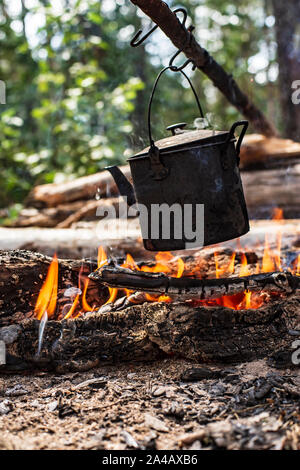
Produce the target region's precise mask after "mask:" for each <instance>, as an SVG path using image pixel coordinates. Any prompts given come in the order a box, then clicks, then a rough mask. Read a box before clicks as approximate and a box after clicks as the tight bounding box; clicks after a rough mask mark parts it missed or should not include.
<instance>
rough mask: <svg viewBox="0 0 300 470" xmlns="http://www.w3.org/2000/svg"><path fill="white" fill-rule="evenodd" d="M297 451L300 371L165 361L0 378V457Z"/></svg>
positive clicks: (263, 364) (257, 364) (299, 444)
mask: <svg viewBox="0 0 300 470" xmlns="http://www.w3.org/2000/svg"><path fill="white" fill-rule="evenodd" d="M224 448H225V449H284V448H285V449H295V450H296V449H300V369H299V368H297V369H288V370H287V369H275V368H272V367H270V366H269V365H268V364H267V362H266V361H264V360H261V361H256V362H252V363H247V364H239V365H237V366H230V367H228V366H214V367H209V366H204V365H203V364H202V365H199V364H198V365H197V364H193V363H191V362H188V361H186V360H179V359H164V360H161V361H159V362H156V363H151V364H121V365H112V366H103V367H100V368H97V369H93V370H91V371H89V372H85V373H78V372H77V373H70V374H66V375H53V374H50V373H48V372H41V371H39V372H37V373H35V374H30V375H29V374H28V375H1V376H0V449H108V450H111V449H120V450H122V449H147V450H148V449H172V450H175V449H193V450H198V449H199V450H200V449H224Z"/></svg>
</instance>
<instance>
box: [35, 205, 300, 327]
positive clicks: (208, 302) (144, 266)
mask: <svg viewBox="0 0 300 470" xmlns="http://www.w3.org/2000/svg"><path fill="white" fill-rule="evenodd" d="M274 219H275V220H279V221H280V220H281V219H282V211H280V209H276V210H275V211H274ZM281 244H282V230H278V232H277V234H276V247H275V249H271V248H270V243H269V240H268V237H267V236H266V237H265V245H264V250H263V255H262V259H261V260H258V259H256V260H253V256H252V259H251V260H250V262H249V261H248V257H249V254H247V252H245V251H242V249H241V247H240V246H239V251H234V252H233V253H232V254H231V255H230V256H229V257H227V258H228V259H226V257H225V260H224V255H221V256H220V254H219V253H218V251H217V250H216V251H214V252H213V256H211V258H212V259H213V263H214V266H213V269H211V268H210V270H209V272H208V270H207V266H205V264H211V263H212V259H210V260H209V261H207V259H206V258H205V257H203V258H202V259H201V258H200V259H199V258H197V261H198V262H196V263H195V262H194V260H193V259H192V257H188V260H187V261H184V260H183V259H182V258H181V257H179V256H173V255H172V254H171V253H170V252H158V253H157V254H156V255H155V261H153V262H147V263H137V262H136V261H135V260H134V258H133V257H132V256H131V255H130V254H129V253H128V254H127V256H126V259H125V261H123V262H121V263H119V264H117V263H115V264H113V263H112V261H111V260H109V259H108V256H107V254H106V252H105V250H104V248H103V247H102V246H100V247H99V249H98V257H97V269H96V271H95V272H94V273H92V274H91V276H90V277H91V278H93V279H94V280H97V279H98V280H100V281H101V280H102V281H103V282H104V284H105V285H107V286H108V288H107V295H106V297H105V298H104V299H101V301H100V300H99V301H98V302H97V301H96V302H93V303H90V302H89V300H88V297H89V284H90V279H89V277H87V275H86V274H85V275H83V273H82V269H81V270H80V272H79V275H78V287H77V288H75V287H70V288H67V289H66V290H65V292H64V293H62V296H63V298H61V299H59V298H58V275H59V263H58V260H57V257H56V255H54V257H53V260H52V262H51V264H50V267H49V270H48V273H47V276H46V279H45V282H44V284H43V286H42V288H41V290H40V292H39V296H38V299H37V302H36V305H35V309H34V314H35V317H36V318H37V319H38V320H41V319H42V318H43V317H44V316H45V315H46V316H47V318H52V319H55V320H66V319H75V318H78V317H80V316H81V315H85V314H86V313H88V312H96V311H99V309H100V312H101V309H102V311H105V310H103V306H107V305H109V304H111V305H113V303H114V302H115V301H116V300H117V299H120V298H123V299H124V298H125V297H126V298H127V302H126V306H128V305H130V304H131V303H132V304H136V303H142V302H166V303H170V302H172V301H173V296H172V294H171V295H168V294H167V293H158V294H156V293H155V292H152V287H151V286H149V292H147V279H148V280H151V273H152V274H154V275H155V274H164V275H165V278H175V279H179V278H181V279H182V280H184V282H185V284H184V285H185V286H189V284H191V285H192V284H193V282H192V280H196V279H199V280H203V281H204V282H205V279H207V280H209V279H215V280H216V281H217V280H222V279H224V280H227V281H226V282H227V283H228V284H226V285H228V286H229V285H230V280H231V279H232V280H233V279H236V278H243V279H245V278H246V279H247V277H249V279H254V280H255V279H264V277H261V276H257V277H255V275H261V274H266V273H289V274H291V275H294V276H299V275H300V255H298V256H294V257H293V258H292V259H290V258H288V257H284V256H282V253H281ZM250 258H251V253H250ZM112 264H113V268H112V270H113V272H114V274H115V277H116V278H117V281H114V282H112V285H114V284H120V283H121V284H120V285H121V286H122V280H121V281H120V277H122V276H123V277H124V274H125V275H126V273H127V274H128V273H130V271H131V272H134V273H136V274H137V273H148V274H146V275H145V276H144V277H143V279H144V281H145V282H144V285H143V286H142V287H143V288H142V292H137V291H139V289H138V285H137V288H136V289H130V288H128V287H112V286H110V285H109V282H105V279H104V278H103V275H102V276H101V273H102V272H103V270H104V268H105V267H109V266H110V267H111V266H112ZM125 270H126V271H125ZM105 272H106V273H107V269H106V271H105ZM142 276H143V274H142ZM136 279H139V280H140V279H141V278H140V277H139V278H138V277H136ZM224 282H225V281H224ZM125 283H126V281H125ZM217 284H219V283H218V282H217ZM133 285H134V281H133ZM181 285H182V284H181ZM208 285H209V284H208ZM200 286H201V284H200V285H199V287H200ZM257 290H258V288H257V289H256V290H254V291H251V290H250V289H244V290H242V291H241V292H237V293H234V294H225V295H221V296H219V297H216V296H215V295H214V296H212V298H210V297H209V295H208V296H205V298H202V297H203V295H201V294H200V291H199V295H198V298H197V293H196V294H195V293H193V294H192V295H191V298H190V299H189V298H188V294H186V295H185V301H186V302H189V303H190V304H191V305H192V306H194V307H196V306H203V307H216V306H221V307H227V308H230V309H234V310H242V309H258V308H260V307H262V306H263V305H265V304H266V303H268V302H269V301H270V300H274V299H279V298H280V297H284V295H285V294H286V292H280V289H276V288H275V286H274V289H273V290H272V288H269V287H268V289H267V290H264V289H263V288H262V289H261V291H257ZM175 297H176V298H177V299H178V295H176V296H175ZM66 299H67V301H66ZM119 303H120V302H119Z"/></svg>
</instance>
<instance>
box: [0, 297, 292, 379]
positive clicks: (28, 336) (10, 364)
mask: <svg viewBox="0 0 300 470" xmlns="http://www.w3.org/2000/svg"><path fill="white" fill-rule="evenodd" d="M39 324H40V322H39V321H37V320H34V319H29V320H24V321H22V322H21V323H20V324H19V325H11V326H8V327H5V331H3V330H4V328H0V339H1V340H3V338H4V341H7V344H6V352H7V355H6V365H2V366H0V371H5V370H7V371H9V370H16V369H30V368H38V367H41V368H42V369H43V370H45V369H48V370H49V369H50V370H51V369H54V370H55V371H56V372H60V373H63V372H66V371H70V370H71V371H76V370H80V371H81V370H88V369H89V368H92V367H97V366H100V365H104V364H107V363H108V364H109V363H117V362H124V361H125V362H126V361H130V362H136V361H149V360H152V361H154V360H157V359H158V358H161V357H166V356H168V355H170V354H171V355H172V356H173V357H174V356H175V357H183V358H187V359H190V360H193V361H197V362H202V363H203V362H205V363H210V362H219V363H223V364H224V363H233V362H243V361H250V360H255V359H260V358H265V357H269V358H272V357H274V356H276V355H277V354H280V351H285V352H286V353H287V354H289V357H290V362H289V366H290V367H293V364H292V359H291V357H292V353H293V346H292V343H293V341H294V337H293V336H291V335H290V333H289V332H290V331H291V330H296V329H297V330H300V308H299V298H297V297H291V298H289V299H287V300H284V301H282V300H281V301H279V302H274V303H268V304H266V305H265V306H264V307H262V308H259V309H257V310H238V311H237V310H232V309H228V308H225V307H209V308H208V307H196V308H192V307H191V306H189V305H187V304H185V303H181V302H174V303H169V304H168V303H162V302H159V303H158V302H154V303H152V304H150V303H145V304H143V305H132V306H130V307H128V308H127V309H125V310H122V311H120V312H109V313H107V314H104V313H102V314H99V313H96V312H95V313H92V314H89V315H88V316H86V317H79V318H77V319H75V320H64V321H63V322H58V321H52V320H50V321H48V323H47V325H46V329H45V335H44V338H43V344H42V349H41V354H40V356H37V350H38V333H39ZM13 328H14V331H13V334H11V335H10V340H9V341H8V340H7V339H6V340H5V338H7V337H8V333H9V331H8V329H13Z"/></svg>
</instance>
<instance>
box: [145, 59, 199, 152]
mask: <svg viewBox="0 0 300 470" xmlns="http://www.w3.org/2000/svg"><path fill="white" fill-rule="evenodd" d="M169 69H170V70H172V72H180V73H181V74H182V75H183V76H184V77H185V78H186V79H187V81H188V82H189V85H190V87H191V89H192V91H193V93H194V96H195V99H196V102H197V105H198V108H199V112H200V116H201V117H202V118H204V114H203V111H202V107H201V104H200V101H199V98H198V95H197V93H196V90H195V88H194V86H193V84H192V82H191V80H190V79H189V77H188V76H187V74H186V73H185V72H184V71H183V70H181V69H180V68H179V69H178V70H176V69H174V68H172V66H168V67H165V68H164V69H162V70H161V71H160V72H159V74H158V75H157V77H156V80H155V82H154V85H153V88H152V92H151V95H150V100H149V105H148V134H149V141H150V147H151V148H152V149H153V148H154V147H155V145H154V140H153V138H152V132H151V107H152V101H153V98H154V93H155V91H156V87H157V84H158V82H159V79H160V77H161V76H162V75H163V73H165V72H166V70H169Z"/></svg>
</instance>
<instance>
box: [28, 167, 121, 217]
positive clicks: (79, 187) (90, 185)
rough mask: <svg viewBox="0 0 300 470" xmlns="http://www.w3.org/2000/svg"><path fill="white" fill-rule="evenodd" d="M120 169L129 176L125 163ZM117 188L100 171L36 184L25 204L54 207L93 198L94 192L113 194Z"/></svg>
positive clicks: (106, 194) (106, 175)
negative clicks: (73, 178) (59, 181)
mask: <svg viewBox="0 0 300 470" xmlns="http://www.w3.org/2000/svg"><path fill="white" fill-rule="evenodd" d="M121 170H122V171H123V172H124V173H125V175H126V176H127V177H128V178H129V177H130V173H129V167H128V166H127V165H126V166H124V167H121ZM118 193H119V191H118V188H117V186H116V184H115V182H114V180H113V178H112V177H111V175H110V173H109V172H108V171H102V172H100V173H95V174H93V175H88V176H82V177H81V178H77V179H75V180H73V181H67V182H65V183H51V184H42V185H40V186H36V187H35V188H33V190H32V191H31V192H30V193H29V195H28V197H27V200H26V205H27V206H28V207H30V206H32V207H38V208H40V207H54V206H57V205H59V204H62V203H67V202H71V201H77V200H82V199H95V196H96V194H99V195H102V196H107V197H110V196H114V195H116V194H118Z"/></svg>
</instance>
